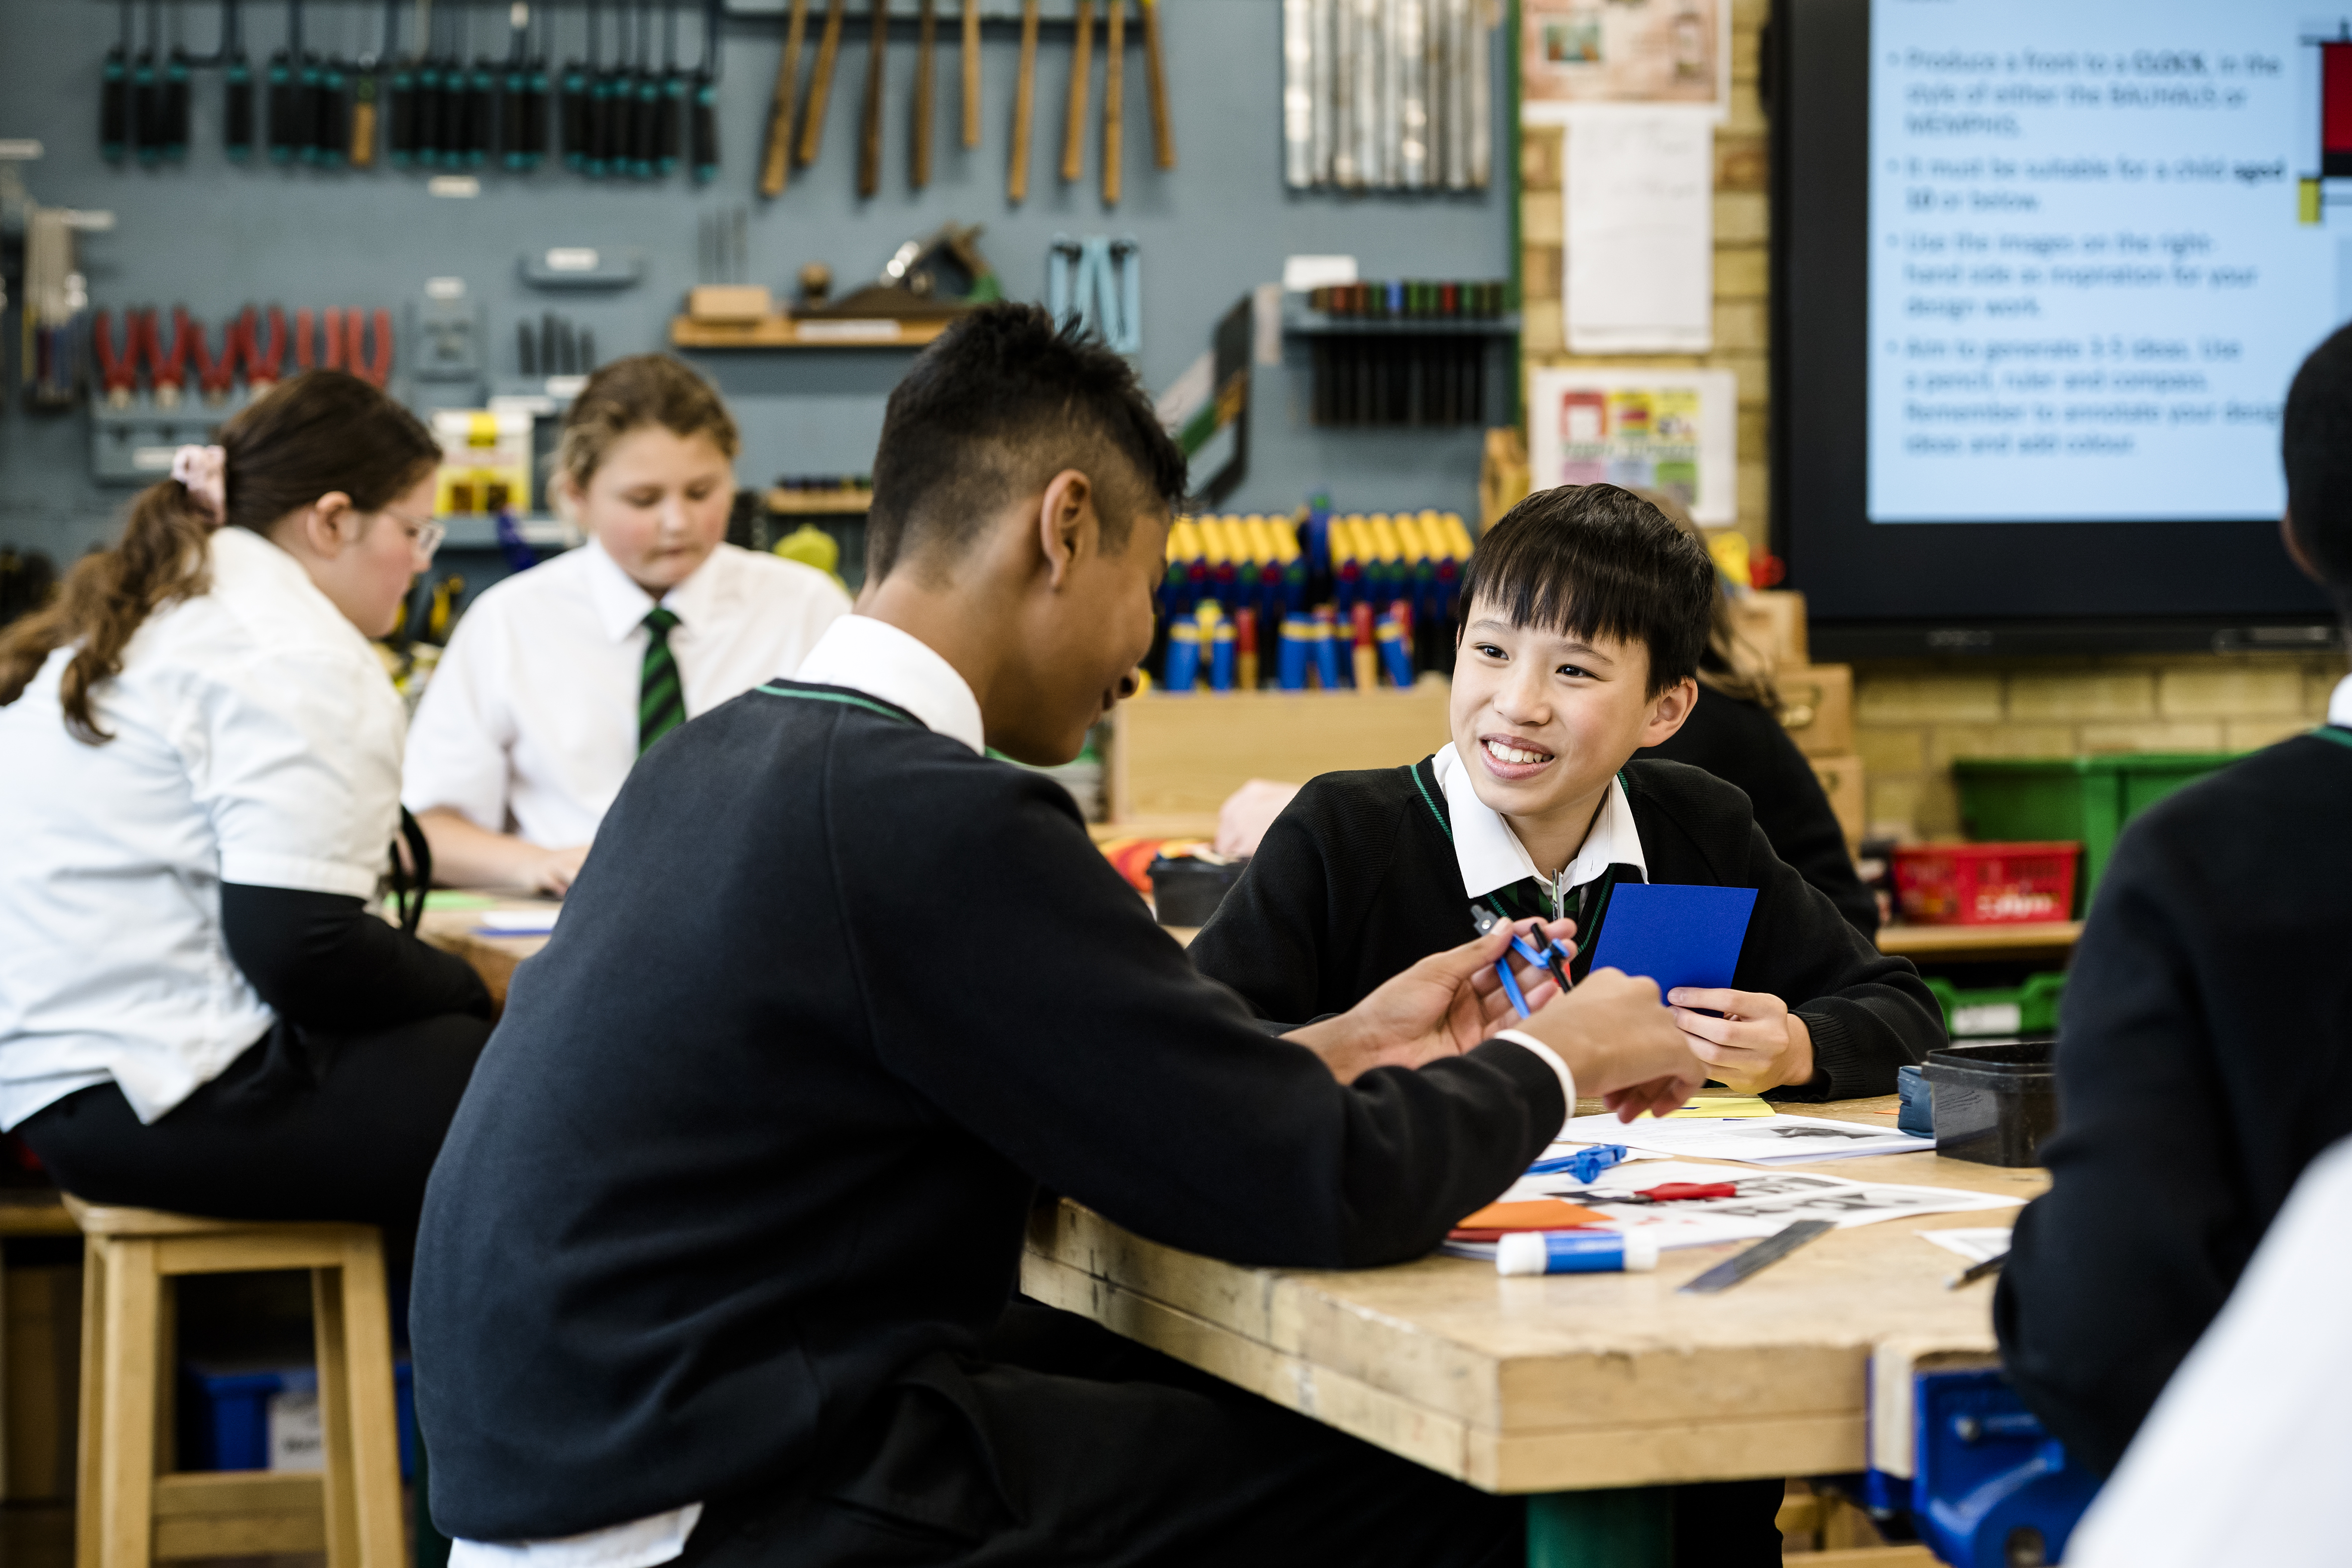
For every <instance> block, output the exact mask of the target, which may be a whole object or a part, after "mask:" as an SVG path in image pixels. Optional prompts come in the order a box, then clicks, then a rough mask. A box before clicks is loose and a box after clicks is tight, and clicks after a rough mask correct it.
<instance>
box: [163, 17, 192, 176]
mask: <svg viewBox="0 0 2352 1568" xmlns="http://www.w3.org/2000/svg"><path fill="white" fill-rule="evenodd" d="M179 34H180V13H179V11H178V10H177V9H176V8H175V9H173V12H172V52H171V54H170V56H169V57H166V58H165V60H164V61H163V162H166V163H184V162H187V161H188V51H187V50H186V49H184V48H183V47H181V44H180V37H179Z"/></svg>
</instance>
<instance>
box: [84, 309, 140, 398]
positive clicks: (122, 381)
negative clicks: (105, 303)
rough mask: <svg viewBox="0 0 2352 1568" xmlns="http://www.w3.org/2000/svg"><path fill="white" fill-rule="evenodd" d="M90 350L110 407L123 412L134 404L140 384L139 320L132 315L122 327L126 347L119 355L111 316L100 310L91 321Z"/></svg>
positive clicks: (133, 313)
mask: <svg viewBox="0 0 2352 1568" xmlns="http://www.w3.org/2000/svg"><path fill="white" fill-rule="evenodd" d="M89 344H90V348H91V349H92V350H94V351H95V352H96V353H97V356H98V380H99V384H100V386H102V387H104V388H105V389H106V401H107V403H108V405H109V406H110V407H113V408H121V407H123V406H124V405H126V404H128V403H129V402H131V388H132V387H134V386H135V385H137V384H138V380H139V365H138V361H137V357H136V356H137V354H138V351H139V317H138V313H137V312H136V311H133V312H131V315H130V317H129V318H128V319H127V321H126V323H125V325H124V327H123V347H122V349H121V351H120V352H118V351H117V350H116V349H115V346H114V320H113V317H112V314H111V313H110V312H109V311H105V310H101V311H100V312H99V313H98V314H97V316H96V317H94V318H93V319H91V321H90V327H89Z"/></svg>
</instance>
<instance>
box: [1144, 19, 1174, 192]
mask: <svg viewBox="0 0 2352 1568" xmlns="http://www.w3.org/2000/svg"><path fill="white" fill-rule="evenodd" d="M1136 4H1137V5H1139V6H1140V7H1142V10H1143V85H1144V89H1145V90H1146V92H1147V93H1148V95H1149V96H1150V99H1151V162H1153V163H1154V164H1156V165H1158V166H1159V167H1160V168H1162V169H1173V168H1174V167H1176V131H1175V129H1174V128H1173V127H1172V126H1171V124H1170V123H1169V120H1168V73H1167V71H1166V69H1165V68H1164V67H1163V66H1162V65H1161V62H1160V0H1136Z"/></svg>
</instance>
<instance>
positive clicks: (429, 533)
mask: <svg viewBox="0 0 2352 1568" xmlns="http://www.w3.org/2000/svg"><path fill="white" fill-rule="evenodd" d="M383 514H384V516H385V517H394V518H397V519H398V520H399V521H401V522H404V523H406V524H407V525H408V526H409V527H410V528H414V529H415V530H416V534H415V538H412V539H411V540H409V543H410V544H412V545H414V546H415V549H416V552H417V553H418V554H419V555H421V556H423V557H424V558H425V559H426V560H431V559H433V552H434V551H435V550H437V549H440V548H441V541H442V540H443V539H446V538H448V537H449V528H448V526H447V525H446V524H445V523H442V522H440V521H439V520H438V519H436V518H433V517H410V516H409V515H408V514H407V513H406V512H395V511H394V510H393V509H392V508H391V507H385V508H384V509H383Z"/></svg>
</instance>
